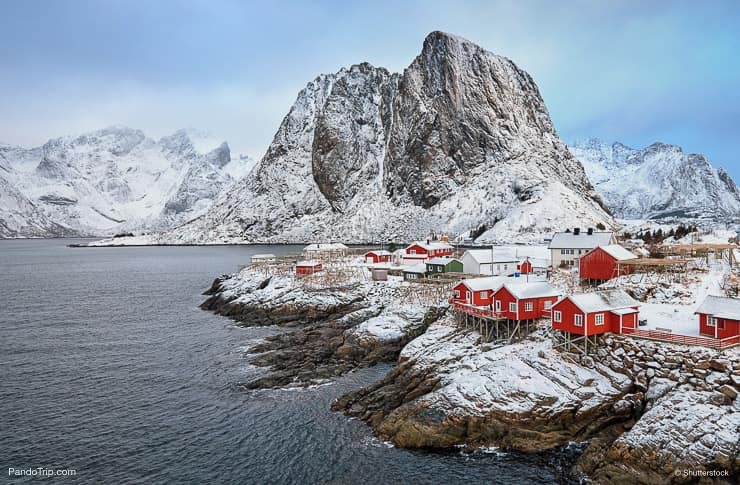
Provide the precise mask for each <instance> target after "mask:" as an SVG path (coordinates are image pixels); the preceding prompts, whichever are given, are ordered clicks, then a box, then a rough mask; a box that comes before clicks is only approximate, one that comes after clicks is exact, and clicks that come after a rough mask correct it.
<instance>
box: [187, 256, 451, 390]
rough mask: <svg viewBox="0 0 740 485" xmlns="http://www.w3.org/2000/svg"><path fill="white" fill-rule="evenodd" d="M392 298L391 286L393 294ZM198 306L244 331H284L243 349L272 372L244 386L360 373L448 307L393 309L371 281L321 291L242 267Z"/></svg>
mask: <svg viewBox="0 0 740 485" xmlns="http://www.w3.org/2000/svg"><path fill="white" fill-rule="evenodd" d="M390 293H392V289H391V290H390ZM205 294H206V295H208V296H209V298H208V299H207V300H206V301H205V302H203V304H202V305H201V308H203V309H204V310H209V311H213V312H215V313H217V314H219V315H224V316H227V317H229V318H231V319H233V320H235V321H236V322H238V324H239V325H242V326H269V325H276V326H280V327H284V328H286V329H288V331H285V332H281V333H278V334H277V335H273V336H270V337H267V338H265V339H264V342H262V343H260V344H258V345H256V346H254V347H252V348H251V349H249V350H248V353H250V354H258V355H257V356H256V357H254V358H253V359H252V360H250V363H251V364H253V365H255V366H258V367H264V368H268V369H269V371H270V372H269V373H268V374H267V375H265V376H263V377H260V378H258V379H255V380H253V381H250V382H246V383H244V384H243V387H245V388H248V389H258V388H273V387H285V386H308V385H312V384H319V383H323V382H326V381H327V380H328V379H330V378H333V377H337V376H340V375H342V374H344V373H346V372H349V371H352V370H354V369H357V368H361V367H367V366H371V365H375V364H377V363H380V362H393V361H395V360H396V359H397V358H398V355H399V353H400V352H401V349H402V348H403V347H404V346H405V345H406V344H407V343H408V342H410V341H411V340H413V339H414V338H415V337H417V336H418V335H420V334H422V333H423V332H424V330H425V329H426V327H427V326H428V325H429V324H430V323H431V322H433V321H435V320H436V319H437V318H439V317H440V316H441V315H442V314H444V312H445V311H446V307H444V306H443V307H429V308H427V307H419V306H411V307H408V308H397V307H394V306H393V305H392V304H391V302H390V295H389V292H388V288H386V287H385V286H383V285H377V284H375V285H374V284H373V283H372V282H364V283H353V284H349V285H343V286H337V287H332V288H321V289H318V290H313V289H307V288H304V287H302V286H301V285H299V284H297V282H296V281H295V279H294V278H291V277H285V276H269V275H263V274H260V273H256V272H253V271H250V270H249V269H245V270H242V271H241V272H239V273H237V274H234V275H223V276H221V277H219V278H216V280H215V281H214V282H213V284H212V285H211V288H210V289H209V290H208V291H206V293H205Z"/></svg>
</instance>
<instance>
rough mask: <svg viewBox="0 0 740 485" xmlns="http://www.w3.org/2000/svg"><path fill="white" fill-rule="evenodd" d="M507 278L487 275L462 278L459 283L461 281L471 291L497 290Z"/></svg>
mask: <svg viewBox="0 0 740 485" xmlns="http://www.w3.org/2000/svg"><path fill="white" fill-rule="evenodd" d="M507 279H508V278H507V277H506V276H488V277H486V278H470V279H464V280H462V281H460V283H463V284H464V285H465V286H467V287H468V288H470V289H471V290H473V291H482V290H497V289H499V288H500V287H501V285H502V284H503V283H504V282H505V281H506V280H507ZM458 284H459V283H458Z"/></svg>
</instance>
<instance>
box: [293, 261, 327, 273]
mask: <svg viewBox="0 0 740 485" xmlns="http://www.w3.org/2000/svg"><path fill="white" fill-rule="evenodd" d="M322 269H324V266H323V265H322V264H321V263H320V262H318V261H300V262H299V263H296V265H295V274H297V275H310V274H314V273H318V272H319V271H321V270H322Z"/></svg>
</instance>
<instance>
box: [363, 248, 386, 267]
mask: <svg viewBox="0 0 740 485" xmlns="http://www.w3.org/2000/svg"><path fill="white" fill-rule="evenodd" d="M363 258H364V260H365V262H366V263H369V264H377V263H390V262H391V261H392V260H393V253H391V252H390V251H386V250H384V249H378V250H373V251H368V252H366V253H365V254H364V255H363Z"/></svg>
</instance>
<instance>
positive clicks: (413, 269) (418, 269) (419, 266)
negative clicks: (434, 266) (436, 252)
mask: <svg viewBox="0 0 740 485" xmlns="http://www.w3.org/2000/svg"><path fill="white" fill-rule="evenodd" d="M403 272H404V273H426V272H427V265H426V264H424V263H416V264H412V265H411V266H409V267H407V268H404V269H403Z"/></svg>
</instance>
